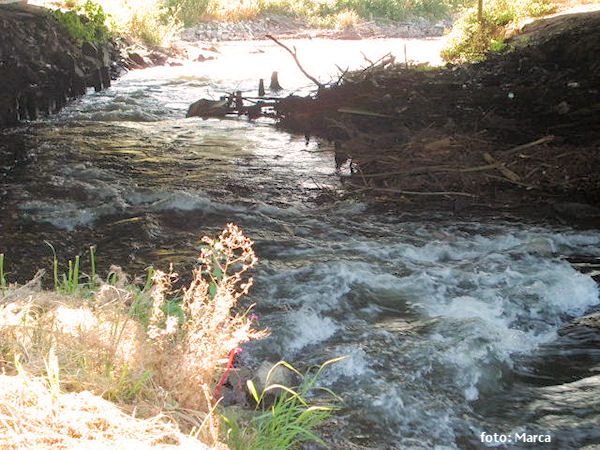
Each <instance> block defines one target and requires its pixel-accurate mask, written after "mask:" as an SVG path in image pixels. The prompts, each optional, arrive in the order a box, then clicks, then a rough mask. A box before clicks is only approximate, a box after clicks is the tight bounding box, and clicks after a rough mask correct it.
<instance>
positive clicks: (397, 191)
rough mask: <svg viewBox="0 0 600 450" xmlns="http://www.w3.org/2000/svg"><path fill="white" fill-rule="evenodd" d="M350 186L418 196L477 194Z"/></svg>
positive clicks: (472, 196) (467, 195)
mask: <svg viewBox="0 0 600 450" xmlns="http://www.w3.org/2000/svg"><path fill="white" fill-rule="evenodd" d="M350 186H352V187H356V188H358V189H361V190H370V191H375V192H387V193H390V194H400V195H419V196H427V195H430V196H440V195H445V196H458V197H471V198H476V197H477V196H476V195H474V194H469V193H467V192H455V191H444V192H423V191H404V190H401V189H388V188H378V187H368V186H359V185H356V184H350Z"/></svg>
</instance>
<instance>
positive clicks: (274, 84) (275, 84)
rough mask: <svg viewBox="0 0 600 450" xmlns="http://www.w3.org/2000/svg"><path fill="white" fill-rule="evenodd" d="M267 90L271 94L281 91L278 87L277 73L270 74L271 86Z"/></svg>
mask: <svg viewBox="0 0 600 450" xmlns="http://www.w3.org/2000/svg"><path fill="white" fill-rule="evenodd" d="M269 89H270V90H272V91H273V92H277V91H281V90H282V89H283V88H282V87H281V86H280V85H279V77H278V76H277V72H273V73H272V74H271V84H269Z"/></svg>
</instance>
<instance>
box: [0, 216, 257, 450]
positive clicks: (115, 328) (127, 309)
mask: <svg viewBox="0 0 600 450" xmlns="http://www.w3.org/2000/svg"><path fill="white" fill-rule="evenodd" d="M92 260H93V258H92ZM3 263H4V261H3V258H2V261H0V282H2V285H1V286H2V287H1V294H0V295H1V296H0V365H1V367H2V372H3V374H2V376H0V396H1V401H0V436H1V437H0V439H1V440H2V442H1V443H0V447H1V448H21V447H20V446H21V445H22V444H23V443H24V442H26V443H27V445H30V446H32V447H30V448H74V447H76V448H131V446H130V445H128V442H130V441H131V440H132V439H135V442H136V445H137V447H135V448H145V447H153V448H161V447H165V448H166V447H168V446H173V445H177V446H184V447H185V446H186V445H191V447H190V448H202V446H200V443H203V444H202V445H204V444H206V445H209V446H210V447H212V448H217V447H223V448H225V445H224V444H222V443H221V436H220V434H219V427H220V419H219V417H218V415H217V414H215V407H216V405H217V403H218V402H217V401H218V399H215V398H213V393H214V389H215V385H216V381H217V380H218V376H219V375H220V372H221V371H222V367H223V365H224V362H225V361H226V360H227V356H228V353H229V351H230V350H231V349H232V348H235V347H237V346H238V345H239V344H241V343H243V342H245V341H248V340H249V339H256V338H260V337H262V336H264V335H265V332H264V331H259V330H256V329H254V328H253V326H252V321H251V319H250V318H249V316H248V314H247V310H241V312H235V311H234V310H237V308H236V304H237V302H238V300H239V299H240V297H241V296H243V295H244V294H245V293H246V292H247V291H248V289H249V288H250V286H251V285H252V279H251V278H247V277H246V272H247V271H248V270H249V269H250V268H251V267H253V266H254V264H255V263H256V256H255V254H254V251H253V249H252V241H251V240H250V239H248V238H246V237H245V236H244V235H243V234H242V232H241V231H240V230H239V229H238V228H237V227H236V226H234V225H232V224H230V225H228V226H227V228H226V229H225V230H224V231H223V232H222V233H221V235H220V236H219V237H218V238H217V239H215V240H211V239H208V238H204V248H203V249H202V251H201V254H200V258H199V263H200V264H199V266H198V268H197V269H196V270H195V271H194V273H193V280H192V282H191V284H190V286H189V287H187V288H185V289H183V292H182V295H179V296H178V295H177V293H175V292H171V288H170V286H171V281H172V280H173V279H174V278H175V277H176V274H174V273H164V272H161V271H158V270H157V271H155V272H154V274H153V276H152V283H147V285H146V286H145V287H136V286H135V285H132V284H130V283H128V281H127V279H126V277H125V276H124V274H123V273H122V271H120V270H119V269H118V268H113V270H112V271H111V275H110V276H109V279H108V280H107V281H100V280H99V279H98V278H97V277H96V279H95V280H93V281H92V280H91V279H89V278H88V279H87V280H86V282H85V283H80V284H79V288H78V289H77V290H71V291H70V293H68V294H67V293H65V292H67V289H66V288H65V284H68V283H69V280H71V281H72V280H73V279H75V280H78V281H81V280H84V279H85V276H84V275H80V274H79V272H78V271H79V267H78V260H75V262H72V263H70V264H69V272H68V273H67V274H66V275H65V276H64V277H56V276H55V283H58V284H57V288H58V290H59V291H61V292H48V291H43V290H41V289H40V278H41V273H40V274H38V276H36V277H35V279H34V280H33V281H32V282H30V283H28V284H27V285H25V286H20V287H19V286H9V285H8V284H7V283H6V282H5V274H4V264H3ZM56 267H57V265H56V259H55V264H54V268H56ZM54 271H55V270H54ZM76 273H77V274H76ZM90 278H91V277H90ZM91 294H93V297H90V295H91ZM111 402H112V403H111ZM117 407H118V408H117ZM194 445H195V447H194Z"/></svg>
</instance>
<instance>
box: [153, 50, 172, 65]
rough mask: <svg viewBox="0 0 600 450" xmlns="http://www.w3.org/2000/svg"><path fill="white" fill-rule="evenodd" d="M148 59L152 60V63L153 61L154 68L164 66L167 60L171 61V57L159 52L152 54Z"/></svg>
mask: <svg viewBox="0 0 600 450" xmlns="http://www.w3.org/2000/svg"><path fill="white" fill-rule="evenodd" d="M148 58H149V59H150V61H152V64H151V65H153V66H164V65H165V64H166V62H167V59H169V57H168V56H167V55H163V54H161V53H158V52H152V53H150V54H149V55H148Z"/></svg>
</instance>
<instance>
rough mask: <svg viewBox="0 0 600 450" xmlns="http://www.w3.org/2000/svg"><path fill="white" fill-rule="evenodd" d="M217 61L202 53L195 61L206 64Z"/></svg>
mask: <svg viewBox="0 0 600 450" xmlns="http://www.w3.org/2000/svg"><path fill="white" fill-rule="evenodd" d="M213 59H215V57H214V56H204V55H203V54H202V53H201V54H200V55H198V57H197V58H196V59H195V61H198V62H204V61H211V60H213Z"/></svg>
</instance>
